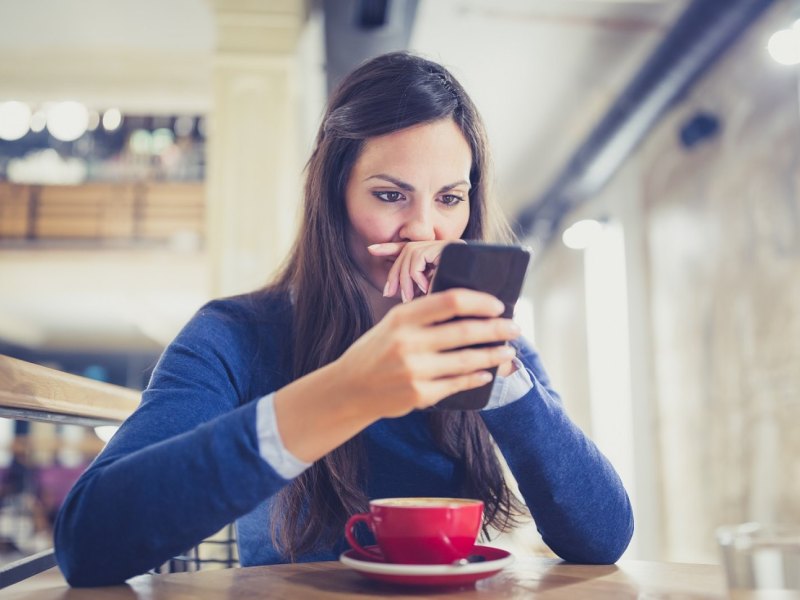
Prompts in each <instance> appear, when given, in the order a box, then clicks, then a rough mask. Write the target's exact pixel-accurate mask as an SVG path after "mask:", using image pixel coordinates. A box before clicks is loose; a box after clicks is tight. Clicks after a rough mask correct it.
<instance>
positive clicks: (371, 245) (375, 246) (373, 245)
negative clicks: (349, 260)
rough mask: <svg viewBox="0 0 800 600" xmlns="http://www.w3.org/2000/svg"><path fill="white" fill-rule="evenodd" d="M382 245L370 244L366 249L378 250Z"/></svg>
mask: <svg viewBox="0 0 800 600" xmlns="http://www.w3.org/2000/svg"><path fill="white" fill-rule="evenodd" d="M381 246H383V244H370V245H369V246H367V248H380V247H381Z"/></svg>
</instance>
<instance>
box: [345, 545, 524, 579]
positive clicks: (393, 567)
mask: <svg viewBox="0 0 800 600" xmlns="http://www.w3.org/2000/svg"><path fill="white" fill-rule="evenodd" d="M375 548H376V549H377V547H375ZM470 554H477V555H478V556H482V557H483V558H485V559H486V560H484V561H481V562H475V563H468V564H466V565H399V564H395V563H385V562H381V561H380V560H378V559H376V558H369V557H366V556H364V555H363V554H361V553H360V552H356V551H355V550H348V551H347V552H344V553H343V554H342V555H341V556H340V557H339V560H340V561H341V562H342V563H343V564H345V565H347V566H348V567H350V568H351V569H354V570H355V571H357V572H358V573H360V574H361V575H363V576H364V577H366V578H368V579H374V580H376V581H384V582H387V583H398V584H401V585H431V586H433V585H435V586H444V585H453V586H455V585H469V584H471V583H475V582H476V581H478V580H480V579H485V578H487V577H491V576H492V575H496V574H497V573H499V572H500V571H502V570H503V569H505V568H506V567H507V566H509V565H510V564H511V563H513V562H514V557H513V556H512V555H511V554H510V553H509V552H506V551H505V550H501V549H500V548H492V547H491V546H478V545H476V546H475V547H474V548H473V549H472V550H471V551H470Z"/></svg>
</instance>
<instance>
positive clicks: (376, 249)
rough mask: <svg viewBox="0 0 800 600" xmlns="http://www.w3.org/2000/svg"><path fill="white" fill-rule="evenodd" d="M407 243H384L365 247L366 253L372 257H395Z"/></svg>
mask: <svg viewBox="0 0 800 600" xmlns="http://www.w3.org/2000/svg"><path fill="white" fill-rule="evenodd" d="M407 243H408V242H386V243H384V244H372V245H371V246H367V252H369V253H370V254H372V256H397V255H398V254H400V252H402V251H403V248H404V247H405V246H406V244H407Z"/></svg>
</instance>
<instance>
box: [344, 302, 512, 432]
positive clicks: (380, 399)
mask: <svg viewBox="0 0 800 600" xmlns="http://www.w3.org/2000/svg"><path fill="white" fill-rule="evenodd" d="M502 312H503V305H502V303H501V302H500V301H499V300H497V299H496V298H494V297H493V296H491V295H489V294H485V293H482V292H476V291H472V290H465V289H453V290H447V291H445V292H442V293H437V294H431V295H430V296H426V297H424V298H420V299H419V300H417V301H415V302H412V303H410V304H403V305H397V306H395V307H394V308H392V309H391V310H390V311H389V312H388V313H387V314H386V316H385V317H384V318H383V319H382V320H381V321H380V322H379V323H378V324H377V325H375V326H374V327H373V328H372V329H370V330H369V331H367V332H366V333H365V334H364V335H363V336H362V337H361V338H359V339H358V340H357V341H356V342H355V343H354V344H353V345H352V346H351V347H350V348H349V349H348V350H347V351H346V352H345V353H344V354H343V355H342V356H341V357H340V358H339V359H338V360H337V361H335V363H334V366H335V368H336V371H337V378H338V381H339V382H340V383H342V384H343V387H344V389H346V390H348V392H347V394H348V396H349V398H350V399H351V400H352V401H353V402H356V403H359V404H360V405H361V406H362V408H361V410H362V411H364V412H365V413H366V414H368V415H372V418H373V419H375V420H377V419H379V418H383V417H397V416H401V415H404V414H407V413H409V412H411V411H412V410H414V409H419V408H426V407H428V406H431V405H433V404H436V403H437V402H438V401H439V400H442V399H443V398H446V397H447V396H449V395H451V394H454V393H455V392H458V391H461V390H467V389H471V388H476V387H480V386H482V385H485V384H486V383H487V382H489V381H490V379H491V375H490V374H489V372H488V371H487V370H488V369H490V368H492V367H497V366H499V365H501V364H503V363H507V362H509V361H510V359H511V358H512V357H513V356H514V350H513V348H510V347H509V346H506V345H502V346H496V347H489V348H470V349H462V350H457V348H461V347H463V346H468V345H472V344H483V343H488V342H507V341H509V340H512V339H514V338H516V337H517V336H518V335H519V328H518V327H517V326H516V325H515V324H514V323H513V321H511V320H509V319H501V318H497V316H498V315H500V314H502ZM453 317H466V318H464V319H462V320H458V321H455V322H450V323H444V321H447V320H449V319H451V318H453ZM469 317H487V318H476V319H470V318H469Z"/></svg>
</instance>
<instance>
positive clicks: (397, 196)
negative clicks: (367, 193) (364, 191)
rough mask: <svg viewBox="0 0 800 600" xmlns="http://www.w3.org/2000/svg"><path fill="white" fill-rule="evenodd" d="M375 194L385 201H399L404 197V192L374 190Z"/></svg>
mask: <svg viewBox="0 0 800 600" xmlns="http://www.w3.org/2000/svg"><path fill="white" fill-rule="evenodd" d="M373 194H374V195H375V197H376V198H377V199H378V200H382V201H383V202H399V201H400V200H402V199H403V194H401V193H400V192H373Z"/></svg>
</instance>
